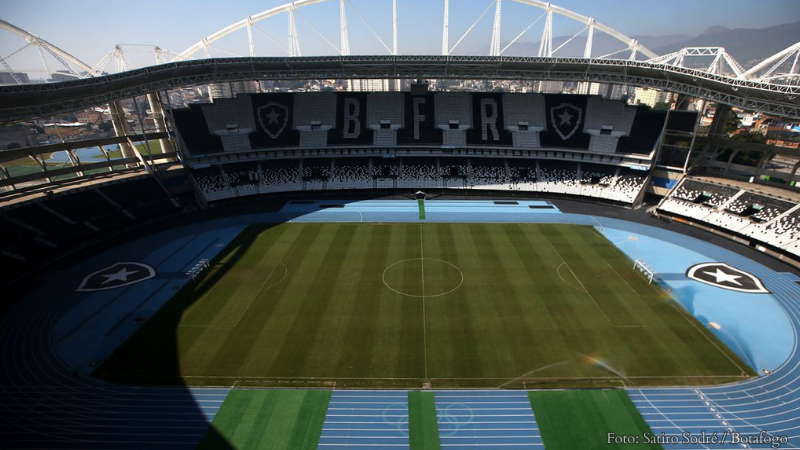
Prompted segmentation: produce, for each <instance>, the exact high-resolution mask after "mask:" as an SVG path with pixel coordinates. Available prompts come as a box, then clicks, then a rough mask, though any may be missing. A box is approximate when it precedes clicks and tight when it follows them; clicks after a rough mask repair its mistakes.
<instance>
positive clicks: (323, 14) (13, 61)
mask: <svg viewBox="0 0 800 450" xmlns="http://www.w3.org/2000/svg"><path fill="white" fill-rule="evenodd" d="M347 1H348V2H349V3H348V4H347V6H346V8H347V21H348V28H349V29H350V47H351V53H352V54H388V52H387V50H386V49H385V48H384V46H383V45H382V44H381V43H380V41H379V40H378V39H377V38H375V37H374V35H373V34H372V32H371V31H370V30H369V27H372V29H373V30H374V31H375V33H376V34H378V35H379V36H380V37H381V38H382V39H383V41H384V42H385V43H386V45H387V46H389V47H391V0H347ZM284 3H286V1H285V0H260V1H256V0H228V1H225V0H216V1H211V0H180V1H179V0H135V1H124V2H123V1H120V0H82V1H80V2H65V1H55V0H0V19H2V20H4V21H6V22H9V23H11V24H13V25H16V26H18V27H19V28H22V29H24V30H25V31H28V32H30V33H33V34H35V35H37V36H39V37H41V38H43V39H45V40H48V41H49V42H51V43H52V44H55V45H57V46H59V47H61V48H62V49H64V50H66V51H67V52H69V53H71V54H73V55H74V56H76V57H77V58H78V59H80V60H82V61H84V62H86V63H87V64H89V65H91V66H94V65H96V64H97V63H98V62H99V61H100V60H101V59H102V58H103V56H104V55H105V54H106V53H108V52H109V51H111V50H112V49H113V48H114V45H115V44H148V45H158V46H159V47H161V48H163V49H167V50H170V51H172V52H175V53H179V52H181V51H183V50H185V49H187V48H189V47H190V46H191V45H193V44H194V43H196V42H198V41H200V40H201V39H202V38H204V37H206V36H208V35H211V34H213V33H215V32H217V31H219V30H220V29H222V28H224V27H226V26H228V25H231V24H233V23H235V22H237V21H239V20H241V19H243V18H245V17H247V16H250V15H254V14H257V13H259V12H262V11H266V10H268V9H270V8H273V7H276V6H279V5H282V4H284ZM338 3H339V2H338V1H335V0H334V1H328V2H323V3H321V4H315V5H311V6H307V7H304V8H301V9H299V12H300V14H301V15H302V17H297V19H296V20H297V27H298V33H299V35H300V39H301V51H302V54H303V55H314V54H333V53H334V52H335V51H336V50H335V49H334V47H338V45H339V12H338V11H339V8H338ZM397 3H398V8H397V9H398V41H399V53H400V54H440V53H441V36H442V16H443V10H444V6H443V5H444V2H443V0H398V2H397ZM493 3H494V1H493V0H450V46H451V47H452V46H454V45H455V43H456V41H457V40H458V39H459V37H460V36H461V35H462V34H463V33H464V32H465V31H466V30H467V29H468V28H469V27H470V25H472V24H473V22H475V21H476V19H478V17H479V16H480V15H481V13H483V12H484V11H486V13H485V15H484V16H483V18H482V19H481V20H480V21H479V22H478V23H477V24H476V25H475V28H474V29H473V30H472V32H470V34H468V35H467V37H466V38H465V39H464V40H463V41H462V42H461V43H460V44H459V46H458V47H457V48H456V49H454V50H453V53H462V54H463V53H481V52H484V54H485V52H486V51H487V49H488V46H489V41H490V39H491V26H492V20H493V15H494V8H493V7H492V4H493ZM552 3H553V4H554V5H558V6H560V7H563V8H565V9H568V10H571V11H574V12H577V13H579V14H582V15H584V16H588V17H593V18H594V19H595V20H596V21H597V22H600V23H603V24H605V25H608V26H610V27H612V28H614V29H616V30H617V31H619V32H621V33H623V34H626V35H628V36H637V35H651V36H660V35H668V34H688V35H697V34H699V33H701V32H703V31H704V30H705V29H707V28H709V27H711V26H716V25H721V26H725V27H728V28H762V27H766V26H771V25H778V24H783V23H790V22H796V21H799V20H800V0H761V1H760V2H756V1H754V0H555V1H553V2H552ZM487 8H488V10H487ZM502 13H503V20H502V23H503V33H502V41H503V42H508V41H510V40H511V39H513V38H514V37H515V36H516V35H517V34H519V33H520V32H521V31H523V30H524V29H525V28H526V27H528V26H529V25H531V23H533V22H534V21H536V23H535V24H534V25H533V26H532V27H531V28H530V31H529V32H528V33H526V34H524V35H523V36H522V37H521V38H520V41H519V42H525V41H527V42H538V40H539V38H540V36H541V33H542V25H543V23H544V19H543V18H542V17H541V15H542V10H541V9H539V8H535V7H531V6H526V5H521V4H519V3H515V2H512V1H509V0H505V1H504V2H503V9H502ZM359 15H361V16H362V17H363V18H364V19H365V21H366V22H367V23H368V24H369V27H368V26H367V25H365V23H364V21H362V20H361V18H360V17H359ZM306 21H307V22H306ZM287 22H288V20H287V16H286V15H283V16H280V17H278V18H271V19H266V20H263V21H261V22H258V23H257V24H256V27H257V29H254V30H253V35H254V40H255V42H256V49H257V52H258V54H259V55H262V56H271V55H286V52H285V51H284V50H283V49H281V47H280V46H278V45H276V44H274V43H273V42H272V41H271V39H274V40H275V41H277V42H279V43H280V44H281V45H282V46H284V47H285V46H286V45H287V41H288V39H287V34H288V26H287ZM582 27H583V25H581V24H579V23H578V22H575V21H572V20H569V19H566V18H563V17H560V16H557V15H556V16H555V19H554V35H556V36H561V35H566V36H569V35H572V34H574V33H577V32H579V31H580V30H581V28H582ZM317 32H319V33H321V34H322V35H323V36H325V38H327V40H329V41H330V42H331V43H332V44H333V46H331V45H330V44H328V43H327V42H325V39H323V38H322V37H320V36H319V35H318V34H317ZM584 34H585V33H584ZM268 36H269V37H268ZM270 38H271V39H270ZM25 44H26V42H25V41H24V40H23V39H22V38H20V37H17V36H16V35H13V34H11V33H9V32H7V31H5V30H0V57H3V58H6V59H7V62H8V63H9V64H10V65H11V67H12V68H13V69H14V70H21V71H30V70H33V69H35V68H41V67H42V66H43V64H42V63H41V62H40V59H41V58H40V57H39V55H38V53H37V52H36V50H35V49H33V48H31V47H29V48H26V49H24V50H22V51H20V52H19V53H18V54H14V55H13V56H10V55H12V53H13V52H15V51H16V50H17V49H19V48H20V47H22V46H24V45H25ZM214 46H215V47H218V48H220V49H222V50H212V56H225V55H228V53H226V52H225V50H227V51H229V52H232V53H234V54H237V55H246V54H247V52H248V48H247V37H246V32H245V31H239V32H237V33H233V34H231V35H230V36H228V37H226V38H224V39H222V40H219V41H217V42H215V43H214ZM143 49H144V47H125V51H126V54H127V55H129V59H130V60H131V63H132V65H139V66H141V65H146V64H150V63H152V62H154V59H153V54H152V53H148V52H145V51H142V50H143ZM136 50H138V51H136ZM198 56H200V55H198ZM48 58H49V57H48ZM151 60H152V62H151ZM48 64H49V65H52V64H56V63H54V62H53V61H50V62H49V63H48ZM112 64H113V63H112ZM39 70H41V69H39ZM107 70H108V69H107ZM112 71H113V70H112Z"/></svg>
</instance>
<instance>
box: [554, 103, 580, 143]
mask: <svg viewBox="0 0 800 450" xmlns="http://www.w3.org/2000/svg"><path fill="white" fill-rule="evenodd" d="M581 120H583V111H581V109H580V108H578V107H577V106H575V105H573V104H571V103H562V104H560V105H558V106H556V107H553V108H550V122H551V123H552V124H553V128H555V132H556V133H558V135H559V136H560V137H561V139H562V140H564V141H566V140H568V139H569V138H571V137H572V136H573V135H574V134H575V133H576V132H577V131H578V129H579V128H580V126H581Z"/></svg>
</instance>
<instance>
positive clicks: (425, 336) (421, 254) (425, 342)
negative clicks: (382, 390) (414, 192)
mask: <svg viewBox="0 0 800 450" xmlns="http://www.w3.org/2000/svg"><path fill="white" fill-rule="evenodd" d="M419 259H420V263H421V267H422V270H421V272H422V349H423V352H424V355H423V358H424V362H425V379H427V378H428V329H427V324H426V322H427V317H426V314H425V251H424V249H423V245H422V224H419ZM461 280H462V281H463V280H464V277H463V275H462V277H461ZM458 285H459V286H461V283H459V284H458Z"/></svg>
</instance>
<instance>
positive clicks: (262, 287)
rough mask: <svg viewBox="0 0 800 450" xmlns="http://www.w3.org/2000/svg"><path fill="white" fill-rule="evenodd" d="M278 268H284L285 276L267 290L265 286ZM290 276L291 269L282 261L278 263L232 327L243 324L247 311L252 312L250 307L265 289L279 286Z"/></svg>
mask: <svg viewBox="0 0 800 450" xmlns="http://www.w3.org/2000/svg"><path fill="white" fill-rule="evenodd" d="M278 266H283V276H282V277H281V279H280V280H278V281H276V282H274V283H272V284H270V285H269V286H267V287H266V288H265V287H264V286H265V285H266V284H267V281H269V280H270V278H272V275H273V274H274V273H275V269H277V268H278ZM288 274H289V268H288V267H286V264H284V263H283V262H282V261H278V264H276V265H275V267H273V268H272V271H271V272H270V273H269V276H267V279H265V280H264V282H263V283H261V287H260V288H258V291H256V293H255V294H254V295H253V298H251V299H250V303H248V304H247V308H245V309H244V311H242V313H241V314H240V315H239V318H238V319H236V323H234V324H233V325H232V326H234V327H235V326H236V325H239V322H241V320H242V317H244V316H245V314H247V311H248V310H250V307H251V306H252V305H253V302H254V301H255V299H256V297H258V294H260V293H261V292H262V291H264V290H265V289H269V288H271V287H272V286H275V285H277V284H278V283H280V282H281V281H283V280H284V279H285V278H286V275H288Z"/></svg>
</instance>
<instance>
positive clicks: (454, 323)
mask: <svg viewBox="0 0 800 450" xmlns="http://www.w3.org/2000/svg"><path fill="white" fill-rule="evenodd" d="M467 230H468V226H467V225H464V224H435V225H426V226H425V227H424V231H423V233H425V234H424V236H426V237H427V239H426V241H425V244H426V247H427V254H428V255H430V257H431V258H438V259H441V260H443V261H447V262H450V263H452V264H455V265H456V266H458V267H459V269H460V270H461V271H462V272H464V273H465V279H464V283H463V284H462V285H461V287H460V288H459V289H458V290H457V291H455V292H453V294H449V295H446V296H441V297H434V298H429V299H427V300H426V312H427V314H426V315H427V317H426V319H427V323H426V324H427V329H426V331H427V344H428V376H429V377H434V378H451V377H453V376H454V374H459V373H461V374H467V375H464V376H472V377H484V376H486V374H485V373H484V365H483V363H482V362H481V361H480V360H479V359H480V356H481V353H482V351H481V349H480V348H479V345H480V342H479V341H480V336H479V335H476V333H475V328H476V319H475V317H474V316H476V315H477V313H476V312H475V306H474V302H475V299H476V297H477V298H480V297H481V296H482V295H483V293H484V292H483V290H482V289H481V287H480V285H479V281H480V280H479V279H478V278H477V277H470V276H468V274H471V273H476V271H479V270H480V261H478V260H477V258H474V257H470V256H471V253H470V254H467V250H466V249H465V248H464V246H463V244H462V246H459V245H458V244H457V243H456V238H458V239H459V241H463V236H464V234H465V233H466V232H467ZM429 267H431V266H429ZM435 278H436V277H435V275H434V274H433V273H431V274H430V275H429V276H428V279H429V280H431V281H433V280H434V279H435ZM448 290H449V288H448Z"/></svg>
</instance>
